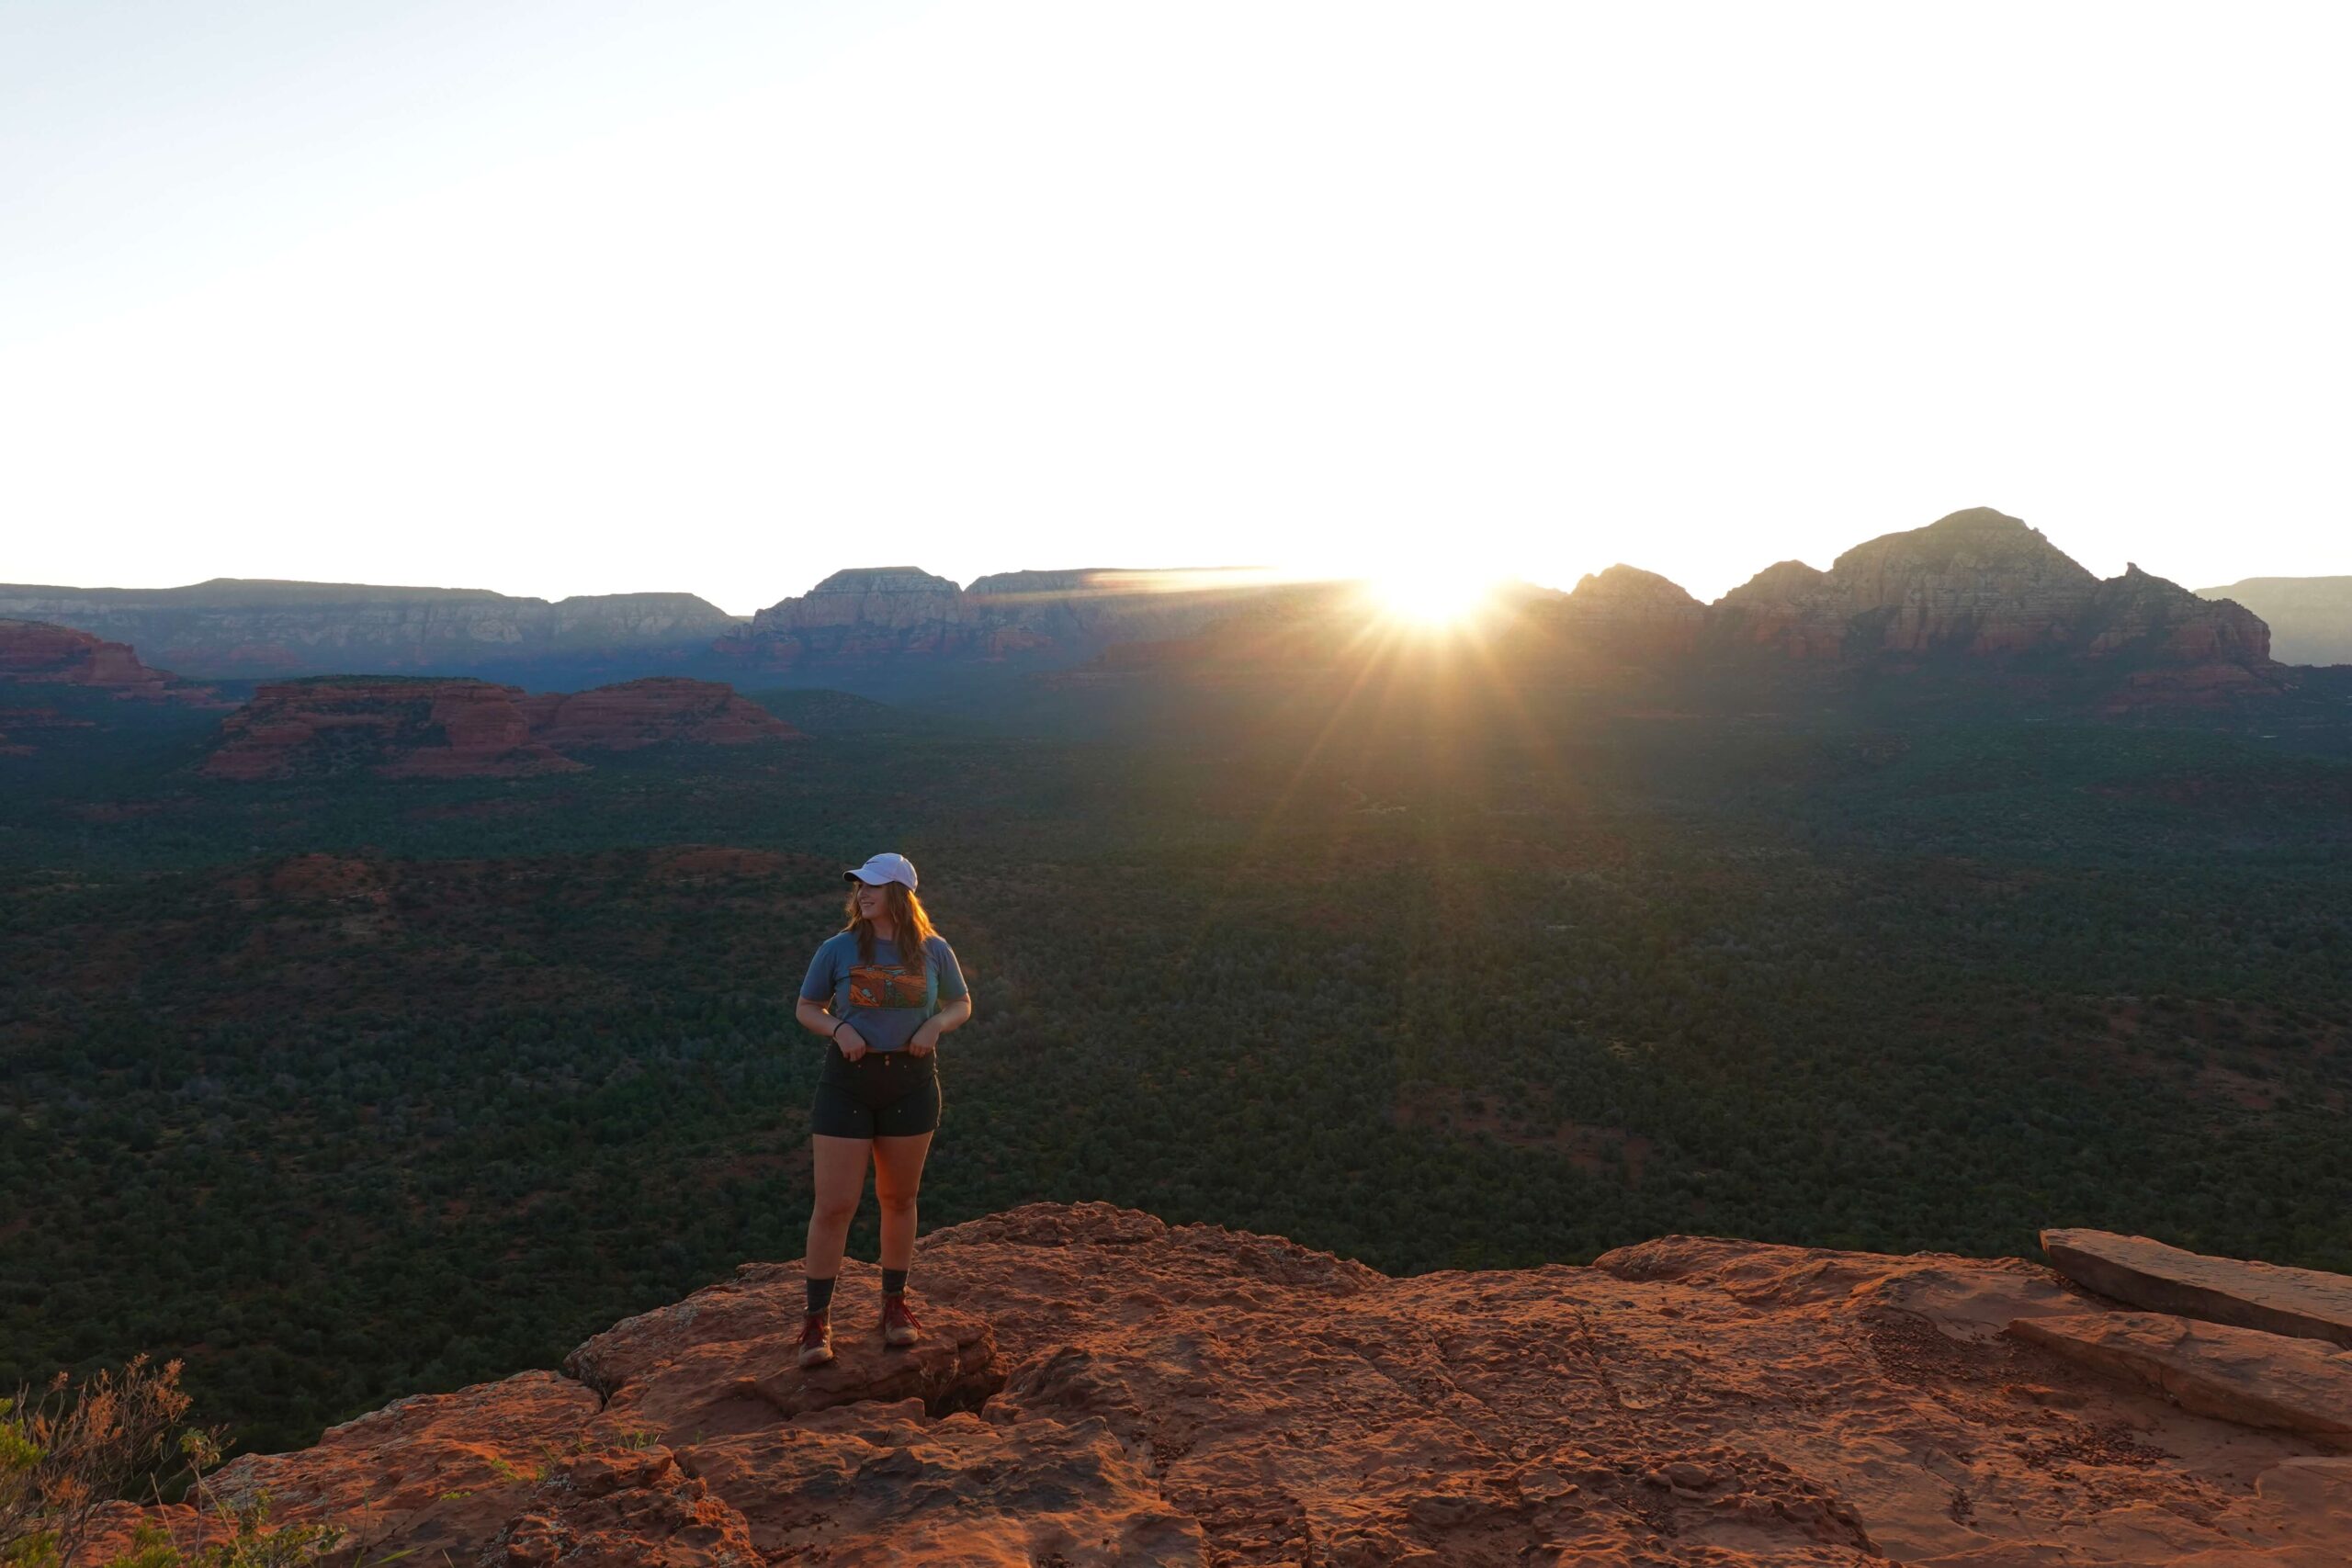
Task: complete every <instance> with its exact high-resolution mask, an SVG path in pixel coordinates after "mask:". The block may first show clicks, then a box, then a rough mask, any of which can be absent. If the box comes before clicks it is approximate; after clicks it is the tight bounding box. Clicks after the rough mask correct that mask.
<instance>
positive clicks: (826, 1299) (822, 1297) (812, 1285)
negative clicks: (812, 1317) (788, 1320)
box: [809, 1280, 833, 1312]
mask: <svg viewBox="0 0 2352 1568" xmlns="http://www.w3.org/2000/svg"><path fill="white" fill-rule="evenodd" d="M832 1310H833V1282H832V1281H831V1280H809V1311H810V1312H831V1311H832Z"/></svg>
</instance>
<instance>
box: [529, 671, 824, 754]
mask: <svg viewBox="0 0 2352 1568" xmlns="http://www.w3.org/2000/svg"><path fill="white" fill-rule="evenodd" d="M523 713H524V716H525V717H526V719H527V720H528V721H529V723H530V728H531V739H533V740H534V741H536V742H537V743H538V744H540V745H542V746H552V747H554V748H555V749H556V750H559V751H570V750H603V751H627V750H634V749H635V748H637V747H639V746H650V745H653V744H655V743H656V742H659V741H664V740H690V741H694V742H695V743H696V744H699V745H705V746H740V745H742V744H744V743H745V742H748V741H753V740H790V739H797V736H798V734H799V732H798V731H797V730H796V729H794V728H792V726H790V725H788V724H786V723H785V722H784V720H782V719H780V718H778V717H776V716H775V715H774V714H772V713H770V712H768V711H767V709H765V708H763V707H762V706H760V705H759V704H757V703H755V702H752V700H751V699H750V698H748V697H745V696H743V695H741V694H739V693H737V691H736V690H735V688H734V687H732V686H729V685H727V684H725V683H723V682H718V681H687V680H681V679H679V678H678V677H676V676H664V675H655V676H649V677H648V678H646V679H644V680H642V681H624V682H620V683H619V684H618V685H614V686H597V687H594V688H593V689H591V690H589V691H585V692H551V693H548V694H545V695H541V696H535V697H526V698H525V699H524V702H523Z"/></svg>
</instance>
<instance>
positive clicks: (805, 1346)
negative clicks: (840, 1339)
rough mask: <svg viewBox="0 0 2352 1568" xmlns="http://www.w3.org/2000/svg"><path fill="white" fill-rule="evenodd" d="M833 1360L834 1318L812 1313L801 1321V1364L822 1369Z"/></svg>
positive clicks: (824, 1314) (805, 1366)
mask: <svg viewBox="0 0 2352 1568" xmlns="http://www.w3.org/2000/svg"><path fill="white" fill-rule="evenodd" d="M831 1359H833V1316H832V1314H831V1313H824V1312H812V1313H809V1314H807V1315H806V1316H804V1317H803V1318H801V1320H800V1364H801V1366H802V1367H803V1368H808V1367H821V1366H823V1365H824V1364H825V1363H826V1362H827V1361H830V1360H831Z"/></svg>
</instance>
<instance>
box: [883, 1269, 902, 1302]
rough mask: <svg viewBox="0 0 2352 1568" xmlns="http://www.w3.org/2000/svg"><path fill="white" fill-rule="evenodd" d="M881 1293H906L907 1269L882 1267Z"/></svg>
mask: <svg viewBox="0 0 2352 1568" xmlns="http://www.w3.org/2000/svg"><path fill="white" fill-rule="evenodd" d="M882 1293H883V1294H884V1295H886V1296H903V1295H905V1294H906V1293H907V1271H906V1270H905V1269H883V1270H882Z"/></svg>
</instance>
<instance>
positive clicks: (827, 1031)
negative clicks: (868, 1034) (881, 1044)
mask: <svg viewBox="0 0 2352 1568" xmlns="http://www.w3.org/2000/svg"><path fill="white" fill-rule="evenodd" d="M792 1016H793V1019H794V1020H795V1021H797V1022H798V1024H799V1025H800V1027H801V1028H803V1029H805V1030H807V1031H808V1032H809V1033H811V1034H821V1035H823V1036H825V1038H827V1039H828V1040H831V1042H832V1043H834V1044H836V1045H838V1046H840V1047H841V1051H842V1055H843V1056H845V1057H847V1058H848V1059H849V1060H851V1061H853V1062H854V1061H856V1060H857V1059H858V1058H859V1057H860V1056H863V1055H865V1036H864V1035H862V1034H860V1033H858V1032H857V1025H855V1024H854V1023H843V1022H842V1021H841V1020H840V1019H837V1018H835V1017H834V1016H833V1015H832V1014H831V1013H830V1012H828V1011H826V1010H825V1004H824V1003H822V1002H812V1001H810V1000H809V998H807V997H803V998H800V1005H799V1006H798V1007H797V1008H794V1009H793V1010H792Z"/></svg>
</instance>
